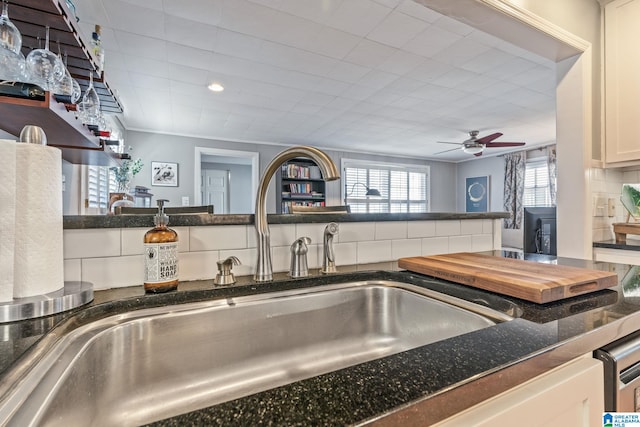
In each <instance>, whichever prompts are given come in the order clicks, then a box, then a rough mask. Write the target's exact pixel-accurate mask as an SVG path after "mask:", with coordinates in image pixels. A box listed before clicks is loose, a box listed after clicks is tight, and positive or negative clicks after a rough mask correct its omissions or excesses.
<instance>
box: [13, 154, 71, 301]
mask: <svg viewBox="0 0 640 427" xmlns="http://www.w3.org/2000/svg"><path fill="white" fill-rule="evenodd" d="M15 230H16V235H15V240H16V242H15V260H14V289H13V296H14V297H15V298H24V297H30V296H34V295H41V294H46V293H49V292H53V291H56V290H58V289H61V288H62V287H63V286H64V272H63V265H64V263H63V253H62V155H61V152H60V150H59V149H57V148H54V147H49V146H46V145H36V144H17V145H16V227H15Z"/></svg>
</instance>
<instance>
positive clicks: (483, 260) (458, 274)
mask: <svg viewBox="0 0 640 427" xmlns="http://www.w3.org/2000/svg"><path fill="white" fill-rule="evenodd" d="M398 266H399V267H400V268H404V269H406V270H409V271H413V272H415V273H421V274H427V275H429V276H434V277H438V278H441V279H445V280H450V281H452V282H456V283H461V284H464V285H469V286H473V287H475V288H480V289H485V290H487V291H492V292H496V293H499V294H503V295H509V296H512V297H516V298H521V299H524V300H527V301H532V302H536V303H538V304H544V303H547V302H551V301H557V300H560V299H564V298H569V297H573V296H576V295H581V294H585V293H588V292H593V291H597V290H600V289H604V288H609V287H611V286H616V285H617V284H618V276H617V274H616V273H610V272H606V271H600V270H591V269H586V268H577V267H569V266H565V265H556V264H544V263H539V262H532V261H524V260H520V259H512V258H502V257H496V256H491V255H483V254H475V253H468V252H461V253H455V254H446V255H433V256H419V257H411V258H400V259H399V260H398Z"/></svg>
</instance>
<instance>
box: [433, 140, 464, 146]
mask: <svg viewBox="0 0 640 427" xmlns="http://www.w3.org/2000/svg"><path fill="white" fill-rule="evenodd" d="M436 142H437V143H438V144H455V145H462V142H447V141H436Z"/></svg>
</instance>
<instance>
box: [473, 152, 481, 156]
mask: <svg viewBox="0 0 640 427" xmlns="http://www.w3.org/2000/svg"><path fill="white" fill-rule="evenodd" d="M474 156H476V157H480V156H482V151H481V152H479V153H476V154H474Z"/></svg>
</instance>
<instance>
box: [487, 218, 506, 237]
mask: <svg viewBox="0 0 640 427" xmlns="http://www.w3.org/2000/svg"><path fill="white" fill-rule="evenodd" d="M494 221H498V224H499V225H502V220H501V219H496V220H493V219H483V220H482V234H493V223H494ZM500 228H502V227H500Z"/></svg>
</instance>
